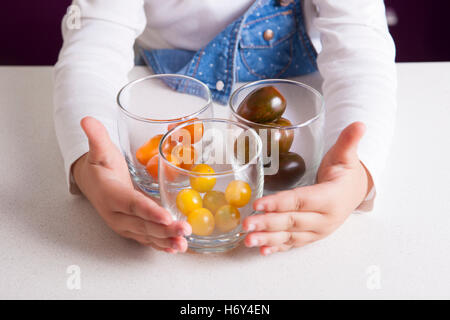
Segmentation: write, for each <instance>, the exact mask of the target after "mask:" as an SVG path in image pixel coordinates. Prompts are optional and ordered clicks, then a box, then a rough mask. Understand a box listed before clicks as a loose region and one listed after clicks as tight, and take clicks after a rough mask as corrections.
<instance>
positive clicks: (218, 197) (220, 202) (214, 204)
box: [203, 190, 227, 214]
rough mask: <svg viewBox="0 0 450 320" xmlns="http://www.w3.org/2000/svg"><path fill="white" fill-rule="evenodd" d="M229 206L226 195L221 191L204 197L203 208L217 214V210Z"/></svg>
mask: <svg viewBox="0 0 450 320" xmlns="http://www.w3.org/2000/svg"><path fill="white" fill-rule="evenodd" d="M226 204H227V199H225V193H223V192H220V191H214V190H213V191H208V192H207V193H205V195H204V196H203V207H205V208H206V209H208V210H209V211H211V213H212V214H216V211H217V209H219V208H220V207H222V206H224V205H226Z"/></svg>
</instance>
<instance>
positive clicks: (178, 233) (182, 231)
mask: <svg viewBox="0 0 450 320" xmlns="http://www.w3.org/2000/svg"><path fill="white" fill-rule="evenodd" d="M184 234H185V231H184V230H183V229H179V230H178V231H177V236H180V237H182V236H184Z"/></svg>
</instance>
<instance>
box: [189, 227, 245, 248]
mask: <svg viewBox="0 0 450 320" xmlns="http://www.w3.org/2000/svg"><path fill="white" fill-rule="evenodd" d="M245 235H246V233H244V232H239V233H237V234H235V235H234V236H231V237H223V238H215V239H208V237H202V238H201V239H200V238H197V237H196V236H188V237H186V239H187V242H188V248H189V250H191V251H194V252H197V253H220V252H226V251H229V250H231V249H234V248H236V247H237V246H238V245H239V244H240V243H241V241H242V240H243V239H244V237H245Z"/></svg>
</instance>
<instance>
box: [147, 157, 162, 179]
mask: <svg viewBox="0 0 450 320" xmlns="http://www.w3.org/2000/svg"><path fill="white" fill-rule="evenodd" d="M158 163H159V155H158V154H155V155H154V156H153V158H151V159H150V160H149V161H148V162H147V165H146V166H145V169H146V170H147V172H148V174H149V175H150V176H151V177H152V178H153V179H154V180H157V179H158Z"/></svg>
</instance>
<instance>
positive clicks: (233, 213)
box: [214, 204, 241, 232]
mask: <svg viewBox="0 0 450 320" xmlns="http://www.w3.org/2000/svg"><path fill="white" fill-rule="evenodd" d="M214 219H215V222H216V227H217V229H219V230H220V231H222V232H229V231H231V230H233V229H234V228H236V227H237V226H238V225H239V222H240V221H241V214H240V213H239V210H238V209H236V208H235V207H233V206H230V205H229V204H226V205H224V206H222V207H220V208H219V209H218V210H217V212H216V214H215V215H214Z"/></svg>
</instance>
